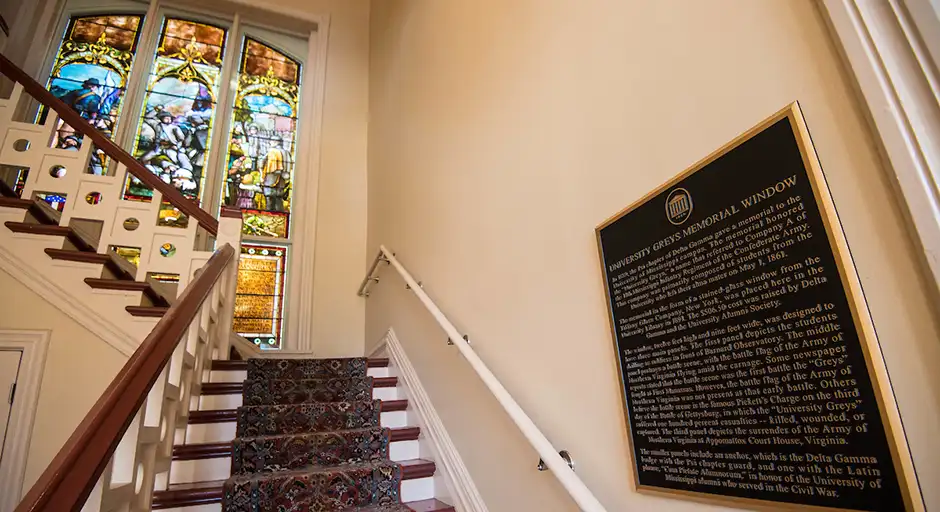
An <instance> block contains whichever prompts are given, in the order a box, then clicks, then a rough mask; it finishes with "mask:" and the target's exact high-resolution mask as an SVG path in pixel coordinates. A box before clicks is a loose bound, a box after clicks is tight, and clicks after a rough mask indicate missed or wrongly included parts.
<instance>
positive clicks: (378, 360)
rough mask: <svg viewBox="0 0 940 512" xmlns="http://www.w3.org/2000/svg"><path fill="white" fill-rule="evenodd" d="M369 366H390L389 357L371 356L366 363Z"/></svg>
mask: <svg viewBox="0 0 940 512" xmlns="http://www.w3.org/2000/svg"><path fill="white" fill-rule="evenodd" d="M366 366H368V367H369V368H385V367H387V366H388V358H387V357H370V358H369V361H368V362H367V363H366Z"/></svg>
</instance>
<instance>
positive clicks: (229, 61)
mask: <svg viewBox="0 0 940 512" xmlns="http://www.w3.org/2000/svg"><path fill="white" fill-rule="evenodd" d="M240 18H241V17H240V16H239V15H238V13H236V14H235V19H234V20H233V21H232V27H231V28H230V29H229V37H228V39H227V40H226V42H225V57H223V59H222V77H223V78H222V81H221V84H220V85H219V96H218V98H216V100H217V101H216V116H217V117H216V121H215V122H214V123H213V124H212V132H211V133H210V139H209V140H211V141H214V142H213V143H212V145H213V147H215V148H216V150H215V151H212V152H211V153H210V154H209V159H208V161H206V165H205V167H203V172H204V173H206V182H205V190H204V192H203V209H205V210H207V211H209V212H212V213H218V211H219V208H220V207H221V202H222V200H221V198H222V187H223V186H224V182H225V180H223V179H222V178H221V176H222V173H223V172H224V169H223V167H224V165H223V162H224V160H225V158H226V156H227V155H228V151H227V147H228V130H229V123H230V122H231V118H232V91H233V90H234V88H235V86H236V84H237V80H238V66H237V65H236V63H237V62H238V61H237V60H236V57H237V56H238V55H239V51H238V49H239V47H240V46H239V45H240V43H239V41H240V40H241V35H240V33H239V32H240V30H241V28H240V24H241V20H240Z"/></svg>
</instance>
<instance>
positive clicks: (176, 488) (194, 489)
mask: <svg viewBox="0 0 940 512" xmlns="http://www.w3.org/2000/svg"><path fill="white" fill-rule="evenodd" d="M397 464H398V465H400V466H401V469H402V475H401V478H402V480H413V479H417V478H427V477H429V476H433V475H434V472H435V470H436V469H437V467H436V466H435V464H434V463H433V462H431V461H429V460H424V459H412V460H404V461H400V462H398V463H397ZM224 483H225V482H224V481H222V480H212V481H207V482H193V483H187V484H174V485H170V486H169V488H168V489H167V490H165V491H156V492H154V493H153V505H152V508H153V509H154V510H158V509H164V508H176V507H191V506H193V505H206V504H210V503H219V502H220V501H222V485H223V484H224ZM432 501H434V502H437V504H439V506H442V507H444V508H427V507H428V506H430V505H433V503H430V502H432ZM415 503H416V504H417V506H418V507H424V508H412V510H415V511H416V512H446V511H450V510H453V507H450V505H447V504H446V503H443V502H440V501H437V500H422V501H419V502H415ZM405 505H407V506H408V507H411V504H410V503H405ZM447 507H450V508H447Z"/></svg>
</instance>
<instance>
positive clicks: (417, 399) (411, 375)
mask: <svg viewBox="0 0 940 512" xmlns="http://www.w3.org/2000/svg"><path fill="white" fill-rule="evenodd" d="M383 347H384V348H385V350H386V352H387V353H388V356H389V359H390V362H389V366H390V367H392V368H393V369H394V370H397V373H398V377H399V382H400V384H401V385H403V386H404V388H405V391H406V392H407V395H408V397H407V398H408V405H409V406H410V407H411V408H412V409H413V410H414V411H415V412H416V413H417V416H418V418H417V420H418V421H417V423H418V426H419V427H420V428H421V433H422V434H423V435H424V436H425V437H426V438H427V439H428V440H429V441H430V446H429V448H430V450H431V451H432V452H433V453H432V458H433V459H434V461H435V463H437V468H438V471H440V473H441V475H442V476H443V477H444V483H445V485H446V486H447V490H448V494H449V495H448V496H446V497H444V498H449V499H450V500H451V501H452V502H453V505H454V507H455V508H456V509H457V510H458V511H459V512H487V508H486V503H484V502H483V496H481V495H480V491H478V490H477V487H476V484H474V483H473V478H472V477H471V476H470V471H469V470H468V469H467V466H466V465H464V463H463V459H462V458H461V457H460V453H459V452H458V451H457V447H456V446H454V442H453V441H452V440H451V438H450V435H448V434H447V429H446V428H444V422H443V421H441V417H440V416H439V415H438V414H437V410H435V409H434V404H432V403H431V398H430V397H428V393H427V391H426V390H425V389H424V386H422V385H421V380H420V379H419V378H418V374H417V372H415V368H414V366H412V364H411V361H410V360H409V359H408V355H407V354H405V349H404V347H402V345H401V342H399V341H398V337H397V336H396V335H395V331H394V330H393V329H392V328H389V329H388V331H387V332H386V333H385V336H383V337H382V340H381V341H380V342H379V343H378V345H377V346H376V348H375V351H376V352H378V351H380V350H382V348H383ZM422 456H423V454H422ZM438 497H442V496H440V494H438Z"/></svg>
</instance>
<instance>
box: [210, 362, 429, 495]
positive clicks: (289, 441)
mask: <svg viewBox="0 0 940 512" xmlns="http://www.w3.org/2000/svg"><path fill="white" fill-rule="evenodd" d="M366 372H367V364H366V359H364V358H354V359H250V360H249V361H248V378H247V380H246V381H245V387H244V394H243V400H244V402H243V403H244V404H245V405H243V406H242V407H239V408H238V415H237V424H236V425H237V426H236V438H235V441H234V442H233V447H232V448H233V449H232V477H231V478H229V479H228V480H227V481H226V482H225V485H224V495H223V499H222V510H223V512H302V511H303V512H308V511H309V512H324V511H350V512H352V511H359V512H399V511H400V512H411V509H410V508H408V507H406V506H404V505H402V504H401V499H400V497H401V480H402V469H401V466H399V465H398V464H395V463H393V462H391V461H390V460H389V455H388V453H389V442H390V431H389V429H387V428H382V427H381V425H380V422H379V417H380V412H381V411H380V407H381V402H380V401H379V400H372V378H371V377H368V376H367V375H366Z"/></svg>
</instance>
